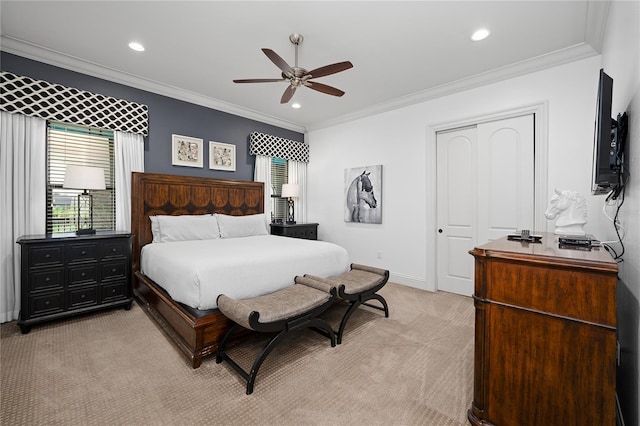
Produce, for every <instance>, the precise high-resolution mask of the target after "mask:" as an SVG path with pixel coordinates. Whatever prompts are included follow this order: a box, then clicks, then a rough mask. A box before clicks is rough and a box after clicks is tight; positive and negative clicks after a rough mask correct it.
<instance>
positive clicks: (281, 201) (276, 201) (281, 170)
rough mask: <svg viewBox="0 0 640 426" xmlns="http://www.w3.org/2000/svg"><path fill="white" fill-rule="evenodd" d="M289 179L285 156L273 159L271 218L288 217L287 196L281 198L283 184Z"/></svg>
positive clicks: (283, 218)
mask: <svg viewBox="0 0 640 426" xmlns="http://www.w3.org/2000/svg"><path fill="white" fill-rule="evenodd" d="M288 180H289V177H288V172H287V160H285V159H283V158H275V157H274V158H272V159H271V187H272V193H271V207H272V208H271V220H278V219H282V221H285V220H286V219H287V212H288V208H289V207H288V204H287V199H286V198H280V194H282V184H284V183H287V182H288Z"/></svg>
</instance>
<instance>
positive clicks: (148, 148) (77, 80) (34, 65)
mask: <svg viewBox="0 0 640 426" xmlns="http://www.w3.org/2000/svg"><path fill="white" fill-rule="evenodd" d="M0 64H1V66H0V69H2V71H8V72H12V73H14V74H18V75H22V76H25V77H31V78H34V79H37V80H45V81H48V82H49V83H56V84H62V85H64V86H68V87H73V88H76V89H81V90H86V91H89V92H92V93H99V94H102V95H106V96H112V97H114V98H120V99H126V100H128V101H132V102H137V103H142V104H145V105H147V106H148V107H149V135H148V136H147V137H145V158H144V167H145V171H146V172H153V173H168V174H174V175H187V176H201V177H214V178H223V179H239V180H253V166H254V164H255V157H254V156H251V155H249V134H250V133H251V132H253V131H258V132H261V133H267V134H271V135H275V136H280V137H283V138H286V139H292V140H295V141H299V142H302V141H304V135H303V134H302V133H298V132H294V131H292V130H288V129H283V128H281V127H276V126H273V125H270V124H266V123H261V122H259V121H255V120H250V119H248V118H243V117H239V116H237V115H233V114H228V113H226V112H221V111H217V110H214V109H211V108H207V107H203V106H200V105H195V104H191V103H189V102H184V101H180V100H177V99H173V98H169V97H166V96H161V95H157V94H155V93H151V92H147V91H144V90H140V89H136V88H133V87H130V86H125V85H122V84H118V83H113V82H111V81H107V80H103V79H100V78H96V77H92V76H89V75H86V74H81V73H77V72H74V71H69V70H66V69H63V68H59V67H54V66H52V65H47V64H44V63H42V62H37V61H33V60H30V59H27V58H23V57H21V56H17V55H13V54H10V53H6V52H1V56H0ZM172 134H178V135H183V136H191V137H194V138H202V139H203V141H204V157H203V159H204V161H203V163H204V166H203V167H202V168H194V167H181V166H173V165H172V164H171V135H172ZM209 141H216V142H224V143H228V144H233V145H236V171H235V172H228V171H220V170H209Z"/></svg>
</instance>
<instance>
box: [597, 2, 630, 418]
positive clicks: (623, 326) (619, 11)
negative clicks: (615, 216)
mask: <svg viewBox="0 0 640 426" xmlns="http://www.w3.org/2000/svg"><path fill="white" fill-rule="evenodd" d="M602 66H603V68H604V69H605V71H606V72H607V74H609V75H610V76H611V77H612V78H613V107H612V112H613V113H614V114H617V113H619V112H622V111H627V114H628V115H629V127H630V128H629V137H628V140H627V144H628V148H629V150H628V154H629V156H628V158H627V161H628V164H629V170H630V173H631V176H630V179H629V182H628V184H627V189H626V194H625V201H624V204H623V206H622V208H621V210H620V220H621V222H622V225H623V226H624V227H625V234H626V235H625V238H624V245H625V254H624V262H623V263H621V264H620V278H621V281H620V284H619V286H618V298H617V304H618V340H619V341H620V346H621V350H620V366H619V367H618V383H617V385H618V396H619V398H620V402H621V405H622V412H623V414H624V420H625V423H626V424H627V425H633V424H638V423H639V417H640V416H639V414H638V407H639V406H640V393H639V392H638V388H639V383H640V368H639V366H638V364H639V362H640V357H639V353H640V343H639V339H638V335H639V334H640V319H639V317H640V306H639V305H640V303H639V302H638V301H639V300H640V3H639V2H637V1H634V2H620V1H615V2H612V4H611V8H610V10H609V18H608V21H607V28H606V31H605V38H604V42H603V46H602ZM600 221H601V227H602V228H604V229H605V230H606V234H607V238H609V239H615V238H616V236H615V233H614V228H613V225H612V224H611V223H610V222H609V221H608V220H607V219H606V218H605V217H604V216H601V217H600ZM616 247H618V251H620V250H619V246H616Z"/></svg>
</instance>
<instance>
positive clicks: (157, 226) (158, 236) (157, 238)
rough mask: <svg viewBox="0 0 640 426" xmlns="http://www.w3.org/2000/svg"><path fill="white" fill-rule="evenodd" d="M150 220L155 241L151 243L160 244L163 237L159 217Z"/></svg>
mask: <svg viewBox="0 0 640 426" xmlns="http://www.w3.org/2000/svg"><path fill="white" fill-rule="evenodd" d="M149 220H151V235H153V240H152V241H151V242H152V243H159V242H160V241H161V240H162V235H161V234H160V224H159V223H158V216H149Z"/></svg>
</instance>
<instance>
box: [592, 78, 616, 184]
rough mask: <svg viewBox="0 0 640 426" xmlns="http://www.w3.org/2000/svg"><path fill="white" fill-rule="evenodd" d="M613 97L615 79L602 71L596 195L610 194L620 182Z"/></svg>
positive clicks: (596, 138) (596, 139) (595, 150)
mask: <svg viewBox="0 0 640 426" xmlns="http://www.w3.org/2000/svg"><path fill="white" fill-rule="evenodd" d="M612 97H613V79H612V78H611V77H609V76H608V75H607V74H606V73H605V72H604V70H603V69H601V70H600V82H599V84H598V103H597V105H596V122H595V134H594V143H593V186H592V192H593V193H594V194H602V193H605V192H609V191H610V190H611V189H612V188H613V187H614V186H615V185H617V184H618V182H619V178H618V170H617V155H618V152H617V143H616V141H615V129H616V121H615V120H614V119H613V118H612V117H611V101H612Z"/></svg>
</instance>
